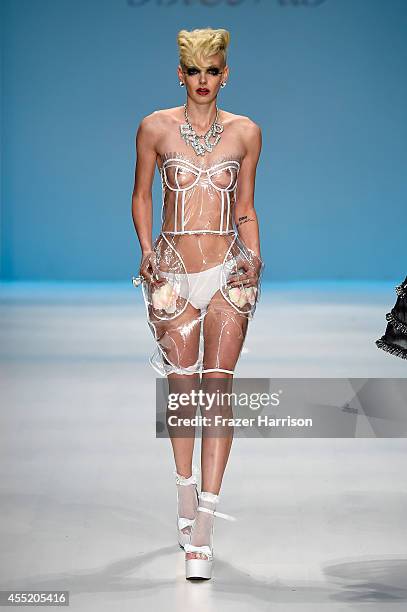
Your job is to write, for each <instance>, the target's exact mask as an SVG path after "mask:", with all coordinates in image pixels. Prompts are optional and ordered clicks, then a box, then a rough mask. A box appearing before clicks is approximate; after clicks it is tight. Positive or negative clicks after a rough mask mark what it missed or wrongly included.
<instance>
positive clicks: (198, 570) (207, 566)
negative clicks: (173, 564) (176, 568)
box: [185, 559, 213, 580]
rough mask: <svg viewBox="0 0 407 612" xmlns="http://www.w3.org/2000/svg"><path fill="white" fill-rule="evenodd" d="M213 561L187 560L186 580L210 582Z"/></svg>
mask: <svg viewBox="0 0 407 612" xmlns="http://www.w3.org/2000/svg"><path fill="white" fill-rule="evenodd" d="M212 567H213V559H212V560H211V561H210V560H206V559H186V560H185V578H186V579H187V580H190V579H195V580H199V579H201V580H209V579H210V578H211V577H212Z"/></svg>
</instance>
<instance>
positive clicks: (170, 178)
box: [159, 153, 240, 234]
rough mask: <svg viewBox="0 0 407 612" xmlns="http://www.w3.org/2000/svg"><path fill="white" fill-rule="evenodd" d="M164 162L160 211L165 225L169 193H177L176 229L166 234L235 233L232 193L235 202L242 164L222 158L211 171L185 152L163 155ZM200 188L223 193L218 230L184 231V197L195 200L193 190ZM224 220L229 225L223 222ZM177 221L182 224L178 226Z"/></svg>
mask: <svg viewBox="0 0 407 612" xmlns="http://www.w3.org/2000/svg"><path fill="white" fill-rule="evenodd" d="M162 159H163V160H164V161H163V164H162V166H161V168H159V170H160V176H161V184H162V194H163V198H162V209H161V221H162V222H163V223H164V218H163V214H164V206H165V200H166V197H165V196H166V190H167V189H168V190H169V191H170V192H174V193H175V203H174V206H175V211H174V228H173V231H166V232H165V233H169V234H184V233H197V232H199V233H202V232H210V233H216V234H225V233H227V234H230V233H235V230H234V229H229V217H230V209H231V195H232V193H233V201H235V199H236V190H237V184H238V175H239V170H240V161H238V159H233V158H229V157H228V158H225V157H223V158H220V160H218V161H217V163H215V164H212V165H211V166H209V167H208V168H204V167H202V166H197V165H196V164H194V163H193V162H192V161H190V160H189V159H188V158H187V157H186V156H185V155H184V154H182V153H166V154H164V155H163V156H162ZM225 179H226V181H225ZM198 185H201V186H202V187H205V186H206V187H208V185H210V186H211V187H212V188H213V189H214V190H215V191H216V192H217V193H218V194H220V198H219V200H220V215H219V217H220V219H219V229H218V230H215V229H208V228H195V229H193V230H188V229H185V225H186V219H185V198H186V196H187V195H188V196H189V197H192V194H191V190H193V189H194V188H196V187H197V186H198ZM179 197H180V199H181V218H180V220H178V217H179V211H178V206H179ZM225 204H226V206H225ZM225 217H226V223H225V222H224V219H225ZM177 221H179V222H178V223H177ZM178 225H180V227H178ZM224 226H226V227H224Z"/></svg>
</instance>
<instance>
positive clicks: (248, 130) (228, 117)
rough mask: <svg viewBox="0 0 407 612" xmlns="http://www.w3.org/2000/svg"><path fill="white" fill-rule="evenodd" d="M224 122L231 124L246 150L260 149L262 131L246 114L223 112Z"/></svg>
mask: <svg viewBox="0 0 407 612" xmlns="http://www.w3.org/2000/svg"><path fill="white" fill-rule="evenodd" d="M224 117H225V122H229V124H230V125H233V128H234V130H236V134H238V137H239V139H240V140H241V142H242V144H243V147H244V149H245V150H246V152H248V151H250V150H254V149H255V150H257V149H258V150H259V149H261V144H262V133H261V128H260V126H259V125H258V124H257V123H256V122H255V121H253V119H251V118H250V117H247V116H246V115H236V114H234V113H226V112H225V115H224Z"/></svg>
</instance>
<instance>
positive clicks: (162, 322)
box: [132, 28, 264, 578]
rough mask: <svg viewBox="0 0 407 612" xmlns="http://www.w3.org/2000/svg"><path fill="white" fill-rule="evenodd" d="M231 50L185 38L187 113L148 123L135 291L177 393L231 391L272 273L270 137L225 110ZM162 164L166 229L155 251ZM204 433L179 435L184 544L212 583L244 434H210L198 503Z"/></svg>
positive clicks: (191, 570) (137, 197)
mask: <svg viewBox="0 0 407 612" xmlns="http://www.w3.org/2000/svg"><path fill="white" fill-rule="evenodd" d="M229 40H230V34H229V32H228V31H227V30H224V29H216V30H215V29H212V28H205V29H196V30H193V31H187V30H181V31H180V32H179V33H178V36H177V42H178V48H179V56H180V62H179V66H178V78H179V85H180V86H181V87H185V91H186V102H185V104H184V105H182V106H178V107H175V108H169V109H164V110H159V111H155V112H153V113H152V114H150V115H148V116H146V117H144V118H143V120H142V121H141V123H140V125H139V127H138V130H137V137H136V150H137V161H136V169H135V182H134V190H133V198H132V215H133V221H134V225H135V229H136V232H137V235H138V239H139V241H140V247H141V251H142V259H141V265H140V271H139V276H138V277H137V278H133V282H134V284H135V286H137V285H138V284H140V283H141V286H142V290H143V296H144V301H145V305H146V313H147V320H148V324H149V326H150V329H151V331H152V333H153V336H154V339H155V341H156V350H155V352H154V354H153V355H152V357H151V358H150V363H151V365H152V366H153V367H154V369H155V370H156V371H157V372H158V373H159V374H161V375H163V376H167V377H168V381H169V384H170V389H171V390H172V389H173V388H175V385H176V383H180V382H183V383H186V384H187V385H190V388H191V389H192V388H193V387H197V386H199V384H201V385H205V384H206V385H207V386H209V385H210V383H212V384H213V383H215V386H216V385H218V386H219V387H221V385H222V381H223V382H224V381H227V383H228V385H230V381H231V379H232V378H233V374H234V370H235V367H236V363H237V360H238V358H239V356H240V353H241V350H242V346H243V343H244V340H245V337H246V332H247V327H248V321H249V320H250V319H252V318H253V315H254V312H255V308H256V304H257V302H258V300H259V296H260V280H261V275H262V271H263V268H264V262H263V260H262V258H261V255H260V243H259V227H258V221H257V216H256V212H255V209H254V188H255V174H256V168H257V164H258V160H259V156H260V151H261V130H260V128H259V126H258V125H257V124H256V123H254V122H253V121H252V120H251V119H249V118H248V117H246V116H243V115H236V114H232V113H230V112H228V111H225V110H223V109H219V108H218V106H217V96H218V93H219V91H220V89H221V88H224V87H225V86H226V85H227V82H228V77H229V67H228V65H227V48H228V45H229ZM156 163H157V166H158V169H159V172H160V177H161V185H162V209H161V221H162V227H161V233H160V234H159V236H158V237H157V239H156V240H155V241H154V243H152V195H151V189H152V182H153V177H154V171H155V165H156ZM171 385H172V387H171ZM212 388H214V387H213V386H212ZM195 410H196V408H195ZM185 411H186V412H187V410H186V409H185ZM192 413H193V411H192V412H191V411H189V414H192ZM194 432H195V430H194V428H191V429H190V435H189V436H179V435H176V434H175V433H171V431H170V430H169V433H170V437H171V443H172V447H173V451H174V459H175V478H176V484H177V500H178V514H177V530H178V541H179V544H180V546H182V547H183V548H184V550H185V559H186V577H187V578H210V577H211V572H212V565H213V520H214V516H219V517H223V518H229V519H230V518H231V519H233V517H230V516H229V515H225V514H222V513H219V512H217V511H216V505H217V503H218V502H219V491H220V488H221V483H222V478H223V474H224V470H225V467H226V463H227V460H228V456H229V451H230V447H231V443H232V437H233V430H232V431H230V432H229V433H228V435H227V436H217V435H209V432H206V428H204V427H203V429H202V447H201V475H202V482H201V492H200V493H199V495H198V493H197V475H198V472H199V471H198V470H197V468H196V467H195V466H193V465H192V457H193V449H194ZM206 434H208V435H206Z"/></svg>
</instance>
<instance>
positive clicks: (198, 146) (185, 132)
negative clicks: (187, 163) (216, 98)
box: [179, 104, 223, 155]
mask: <svg viewBox="0 0 407 612" xmlns="http://www.w3.org/2000/svg"><path fill="white" fill-rule="evenodd" d="M184 114H185V121H186V123H182V124H181V125H180V126H179V129H180V132H181V137H182V138H183V139H184V140H185V142H186V143H187V145H191V146H192V147H193V149H194V151H195V153H196V154H197V155H205V153H206V152H208V153H210V152H211V151H212V150H213V148H214V147H216V145H217V144H218V142H219V140H220V134H221V133H222V132H223V125H222V124H221V123H218V122H217V118H218V114H219V109H218V107H216V117H215V120H214V122H213V123H212V125H211V127H210V128H209V130H208V131H207V132H206V134H202V135H201V136H199V135H198V134H197V133H196V132H195V130H194V128H193V127H192V125H191V123H190V121H189V117H188V113H187V105H186V104H184ZM211 137H213V138H214V140H212V141H210V140H209V139H210V138H211ZM202 139H203V142H202V143H201V142H200V140H202Z"/></svg>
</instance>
